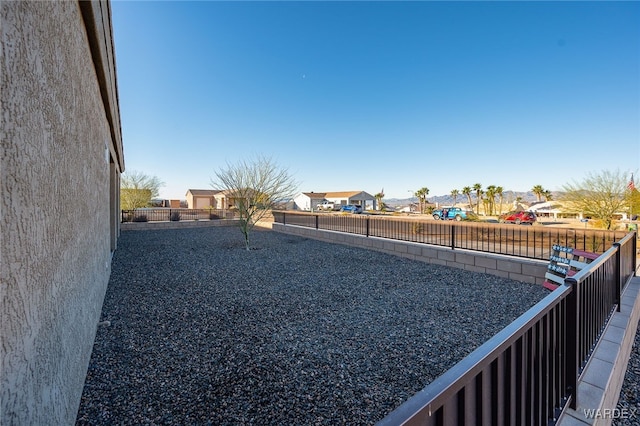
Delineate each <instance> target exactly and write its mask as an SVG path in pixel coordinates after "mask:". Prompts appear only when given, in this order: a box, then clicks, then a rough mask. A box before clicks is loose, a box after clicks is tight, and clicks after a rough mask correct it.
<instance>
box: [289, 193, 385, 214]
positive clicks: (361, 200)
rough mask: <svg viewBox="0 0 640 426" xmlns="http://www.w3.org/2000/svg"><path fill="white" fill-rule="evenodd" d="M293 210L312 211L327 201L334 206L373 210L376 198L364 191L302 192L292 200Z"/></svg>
mask: <svg viewBox="0 0 640 426" xmlns="http://www.w3.org/2000/svg"><path fill="white" fill-rule="evenodd" d="M293 200H294V208H295V209H297V210H314V209H315V207H316V206H317V205H318V204H321V203H322V202H323V201H325V200H326V201H329V202H332V203H334V204H335V205H336V206H345V205H347V204H358V205H360V206H362V209H363V210H366V209H368V208H369V207H368V206H371V208H372V209H373V210H375V209H376V207H377V202H376V198H375V197H374V196H373V195H371V194H369V193H367V192H365V191H341V192H302V193H300V194H298V195H297V196H296V197H295V198H294V199H293Z"/></svg>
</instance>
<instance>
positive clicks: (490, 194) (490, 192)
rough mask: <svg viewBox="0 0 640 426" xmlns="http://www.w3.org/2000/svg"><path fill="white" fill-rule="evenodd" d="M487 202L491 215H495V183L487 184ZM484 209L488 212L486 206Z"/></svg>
mask: <svg viewBox="0 0 640 426" xmlns="http://www.w3.org/2000/svg"><path fill="white" fill-rule="evenodd" d="M487 202H488V203H487V204H488V207H489V216H493V206H494V205H495V203H496V186H495V185H489V186H487ZM484 211H485V213H486V212H487V209H486V207H485V209H484Z"/></svg>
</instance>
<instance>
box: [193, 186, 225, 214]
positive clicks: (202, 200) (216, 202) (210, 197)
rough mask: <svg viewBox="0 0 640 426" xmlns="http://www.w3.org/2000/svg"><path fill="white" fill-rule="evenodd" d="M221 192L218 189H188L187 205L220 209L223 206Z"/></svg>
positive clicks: (194, 207)
mask: <svg viewBox="0 0 640 426" xmlns="http://www.w3.org/2000/svg"><path fill="white" fill-rule="evenodd" d="M222 192H223V191H221V190H219V189H188V190H187V207H188V208H190V209H208V208H213V209H222V208H224V207H222V206H223V205H224V195H222V194H221V193H222ZM218 206H220V207H218Z"/></svg>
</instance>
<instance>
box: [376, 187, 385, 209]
mask: <svg viewBox="0 0 640 426" xmlns="http://www.w3.org/2000/svg"><path fill="white" fill-rule="evenodd" d="M373 198H375V199H376V204H377V206H378V210H384V209H385V207H386V206H385V204H384V202H383V201H382V199H383V198H384V188H382V191H380V192H378V193H377V194H375V195H374V196H373Z"/></svg>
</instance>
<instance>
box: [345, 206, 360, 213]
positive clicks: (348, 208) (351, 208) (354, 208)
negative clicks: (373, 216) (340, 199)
mask: <svg viewBox="0 0 640 426" xmlns="http://www.w3.org/2000/svg"><path fill="white" fill-rule="evenodd" d="M340 211H341V212H349V213H362V206H360V205H358V204H347V205H346V206H342V207H341V208H340Z"/></svg>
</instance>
